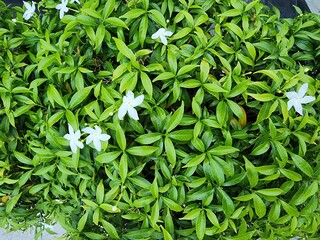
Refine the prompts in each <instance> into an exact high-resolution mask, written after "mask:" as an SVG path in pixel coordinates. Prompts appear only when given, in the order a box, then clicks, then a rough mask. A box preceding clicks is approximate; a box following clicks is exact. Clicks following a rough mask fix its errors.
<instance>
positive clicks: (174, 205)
mask: <svg viewBox="0 0 320 240" xmlns="http://www.w3.org/2000/svg"><path fill="white" fill-rule="evenodd" d="M161 198H162V200H163V202H164V203H165V204H166V205H167V206H168V207H169V208H170V210H172V211H175V212H181V211H183V208H182V207H181V206H180V205H179V204H177V203H176V202H175V201H173V200H171V199H170V198H166V197H161Z"/></svg>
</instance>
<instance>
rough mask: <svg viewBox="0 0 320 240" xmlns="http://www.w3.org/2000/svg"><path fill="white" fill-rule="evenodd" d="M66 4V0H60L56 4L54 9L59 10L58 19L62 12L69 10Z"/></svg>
mask: <svg viewBox="0 0 320 240" xmlns="http://www.w3.org/2000/svg"><path fill="white" fill-rule="evenodd" d="M67 4H68V0H61V3H60V4H58V5H57V6H56V9H58V10H60V14H59V16H60V19H62V18H63V16H64V13H67V12H68V11H69V8H68V7H67Z"/></svg>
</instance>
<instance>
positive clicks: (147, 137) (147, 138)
mask: <svg viewBox="0 0 320 240" xmlns="http://www.w3.org/2000/svg"><path fill="white" fill-rule="evenodd" d="M161 138H162V134H161V133H147V134H143V135H140V136H139V137H138V138H137V139H136V140H135V141H136V142H138V143H141V144H152V143H154V142H156V141H159V140H160V139H161Z"/></svg>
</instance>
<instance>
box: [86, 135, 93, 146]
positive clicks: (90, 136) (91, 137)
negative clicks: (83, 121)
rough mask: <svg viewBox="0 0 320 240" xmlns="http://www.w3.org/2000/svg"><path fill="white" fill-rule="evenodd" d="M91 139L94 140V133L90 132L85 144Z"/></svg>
mask: <svg viewBox="0 0 320 240" xmlns="http://www.w3.org/2000/svg"><path fill="white" fill-rule="evenodd" d="M93 141H94V135H93V134H90V135H89V136H88V137H87V139H86V144H90V143H91V142H93Z"/></svg>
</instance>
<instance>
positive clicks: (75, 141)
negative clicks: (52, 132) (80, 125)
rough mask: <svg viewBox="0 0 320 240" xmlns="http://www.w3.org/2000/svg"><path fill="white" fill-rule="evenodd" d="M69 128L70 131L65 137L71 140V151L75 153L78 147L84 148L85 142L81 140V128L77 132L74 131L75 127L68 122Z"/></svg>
mask: <svg viewBox="0 0 320 240" xmlns="http://www.w3.org/2000/svg"><path fill="white" fill-rule="evenodd" d="M68 129H69V133H67V134H65V135H64V136H63V137H64V138H65V139H67V140H69V143H70V148H71V151H72V152H73V153H76V152H77V147H78V148H83V146H84V145H83V143H82V142H80V141H79V138H80V135H81V133H80V130H77V131H76V132H74V130H73V127H72V126H71V125H70V124H68Z"/></svg>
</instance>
